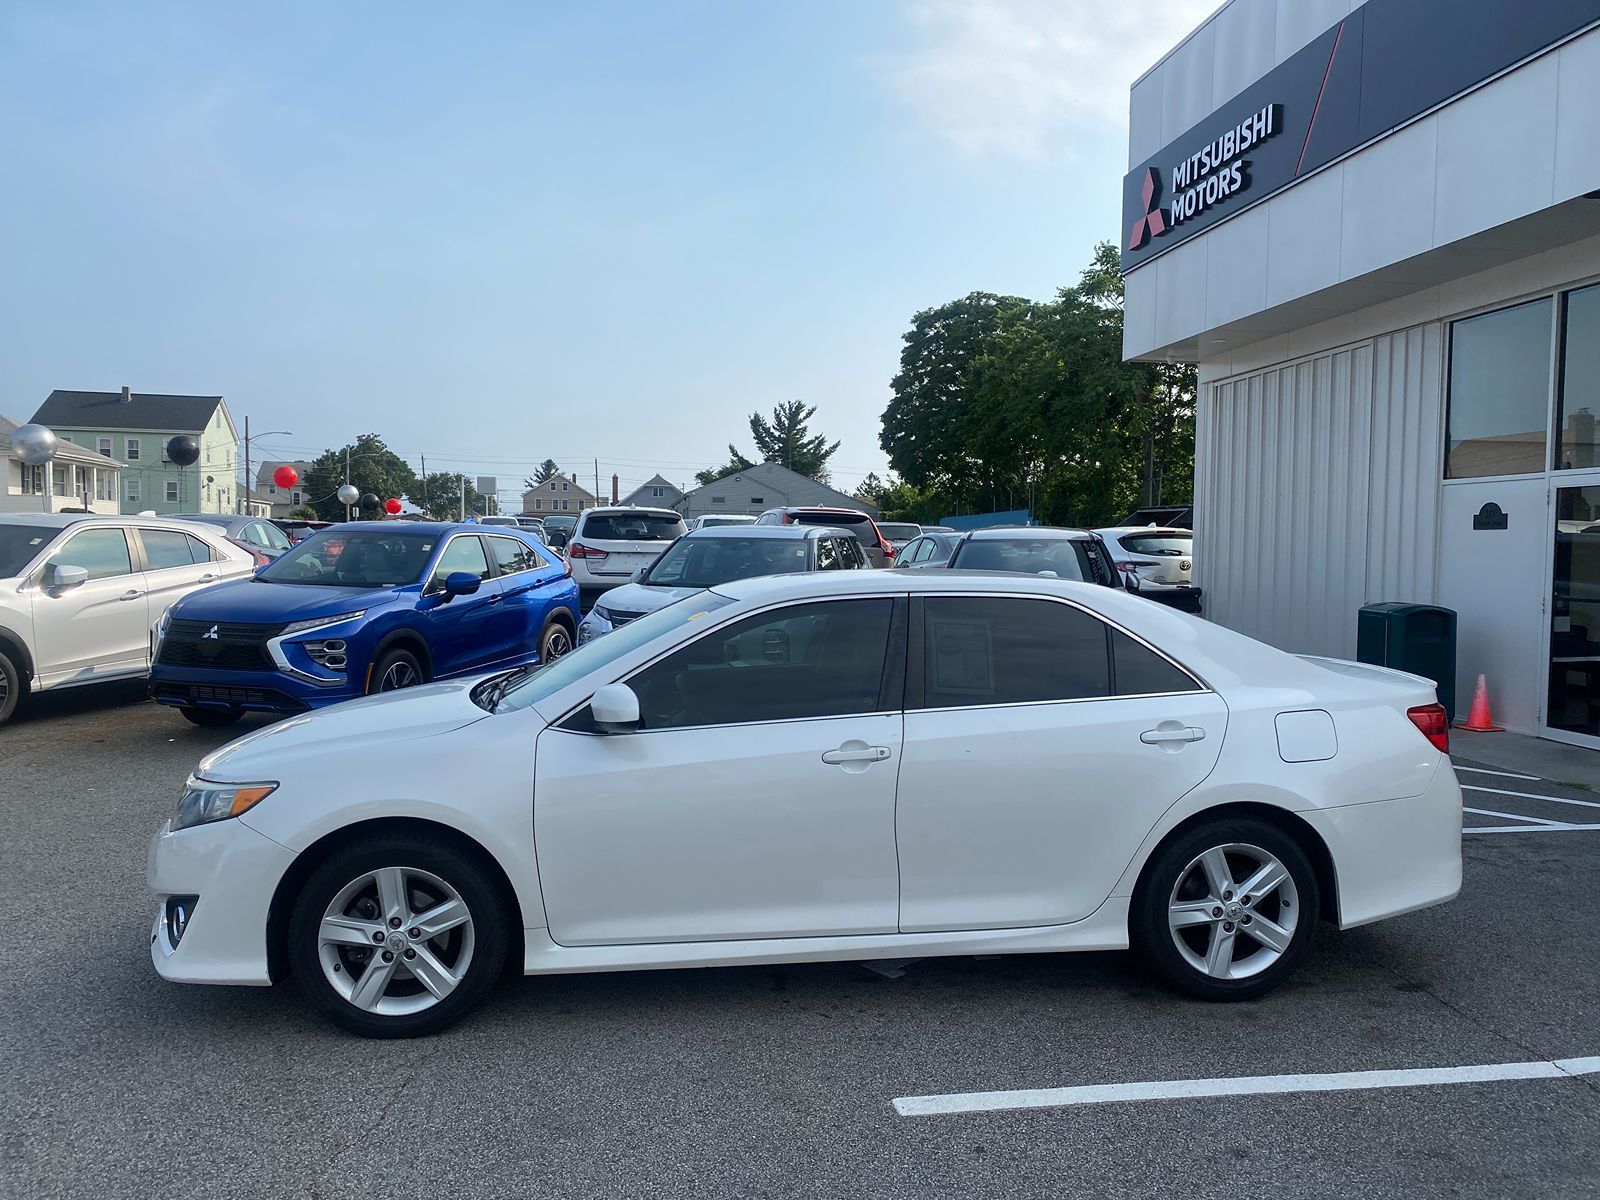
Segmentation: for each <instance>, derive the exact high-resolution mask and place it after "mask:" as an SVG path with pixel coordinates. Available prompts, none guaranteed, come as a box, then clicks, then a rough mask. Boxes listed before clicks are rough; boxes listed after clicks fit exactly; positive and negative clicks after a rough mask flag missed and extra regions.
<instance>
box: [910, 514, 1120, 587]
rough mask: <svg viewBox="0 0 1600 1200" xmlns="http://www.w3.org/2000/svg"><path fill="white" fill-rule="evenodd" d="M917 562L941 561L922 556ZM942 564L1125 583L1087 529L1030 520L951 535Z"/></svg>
mask: <svg viewBox="0 0 1600 1200" xmlns="http://www.w3.org/2000/svg"><path fill="white" fill-rule="evenodd" d="M920 552H921V551H920V550H919V553H920ZM918 565H919V564H916V563H913V564H912V566H913V567H916V566H918ZM921 565H927V566H938V565H940V564H939V563H937V562H933V561H930V560H925V561H924V563H923V564H921ZM943 565H944V566H946V567H949V568H950V569H951V570H954V571H1000V572H1004V573H1005V574H1008V575H1045V576H1053V577H1054V578H1056V579H1081V580H1083V581H1084V582H1086V583H1098V584H1102V585H1104V586H1105V587H1122V586H1124V584H1123V581H1122V579H1121V577H1120V576H1118V574H1117V572H1116V570H1115V569H1114V568H1113V567H1112V565H1111V555H1110V552H1109V551H1108V550H1107V549H1106V545H1105V543H1104V542H1102V541H1101V540H1100V538H1099V537H1098V536H1097V535H1096V534H1094V533H1091V532H1090V531H1089V530H1087V529H1058V528H1055V527H1052V526H1034V525H1027V526H1023V525H1002V526H997V527H995V528H991V529H974V530H971V531H969V532H967V533H963V534H958V535H957V536H956V540H955V543H954V544H953V545H952V546H951V547H950V550H949V554H948V556H947V558H946V559H945V561H944V563H943Z"/></svg>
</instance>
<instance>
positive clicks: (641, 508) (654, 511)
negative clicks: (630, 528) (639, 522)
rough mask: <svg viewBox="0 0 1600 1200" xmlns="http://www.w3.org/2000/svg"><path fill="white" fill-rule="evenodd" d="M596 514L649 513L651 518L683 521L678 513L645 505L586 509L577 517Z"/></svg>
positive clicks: (605, 506) (621, 505)
mask: <svg viewBox="0 0 1600 1200" xmlns="http://www.w3.org/2000/svg"><path fill="white" fill-rule="evenodd" d="M596 513H600V514H601V515H603V516H610V515H611V514H612V513H649V514H650V515H651V516H653V517H676V518H677V519H678V520H680V521H681V520H683V514H682V513H680V512H675V511H674V510H672V509H670V508H651V507H650V506H649V505H646V504H606V505H599V506H596V507H594V508H586V509H584V510H583V512H581V513H579V514H578V515H579V516H583V517H588V516H593V515H594V514H596Z"/></svg>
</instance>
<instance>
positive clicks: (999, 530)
mask: <svg viewBox="0 0 1600 1200" xmlns="http://www.w3.org/2000/svg"><path fill="white" fill-rule="evenodd" d="M966 536H967V537H969V538H972V539H973V540H974V541H979V542H988V541H999V540H1001V539H1002V538H1005V539H1011V538H1029V539H1032V540H1034V541H1044V542H1049V541H1059V542H1075V541H1082V540H1083V539H1084V538H1087V537H1092V536H1093V535H1092V534H1091V533H1090V532H1089V531H1088V530H1087V529H1063V528H1061V527H1060V526H1057V525H991V526H988V527H987V528H985V529H970V530H968V531H967V532H966Z"/></svg>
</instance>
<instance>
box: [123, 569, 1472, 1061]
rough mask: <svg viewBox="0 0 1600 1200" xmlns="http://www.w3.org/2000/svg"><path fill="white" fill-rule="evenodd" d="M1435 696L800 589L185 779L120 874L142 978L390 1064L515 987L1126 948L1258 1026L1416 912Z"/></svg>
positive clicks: (1288, 662) (1165, 616) (1438, 740)
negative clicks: (150, 975) (1269, 1006)
mask: <svg viewBox="0 0 1600 1200" xmlns="http://www.w3.org/2000/svg"><path fill="white" fill-rule="evenodd" d="M1447 736H1448V726H1447V724H1446V722H1445V716H1444V710H1443V709H1442V708H1441V707H1440V706H1439V705H1438V704H1437V702H1436V700H1435V697H1434V690H1433V684H1432V683H1430V682H1428V681H1426V680H1423V679H1419V678H1416V677H1415V676H1411V675H1405V674H1400V673H1398V672H1395V671H1390V670H1385V669H1382V668H1378V667H1369V666H1362V665H1358V664H1355V663H1347V662H1340V661H1334V660H1326V659H1307V658H1296V657H1293V656H1291V655H1288V654H1284V653H1281V652H1279V651H1277V650H1274V649H1271V648H1270V647H1267V646H1264V645H1261V644H1260V643H1258V642H1254V641H1251V640H1249V639H1248V638H1244V637H1241V636H1239V635H1237V634H1234V633H1230V632H1228V631H1227V630H1224V629H1221V628H1218V627H1216V626H1213V625H1210V624H1207V623H1205V622H1203V621H1199V620H1196V619H1194V618H1192V617H1189V616H1186V615H1184V614H1182V613H1178V612H1175V611H1173V610H1171V609H1167V608H1164V607H1158V606H1156V605H1153V604H1148V603H1146V602H1144V601H1143V600H1140V599H1139V598H1138V597H1135V596H1130V595H1127V594H1125V593H1123V592H1119V591H1116V590H1113V589H1110V588H1105V587H1096V586H1093V585H1088V584H1074V583H1069V582H1066V581H1061V580H1049V579H1038V578H1032V577H1023V576H1009V577H1004V578H996V577H989V576H979V575H969V574H963V573H959V572H949V573H946V572H938V573H934V572H929V573H927V574H925V575H924V574H921V573H918V572H898V571H897V572H892V573H891V572H881V573H879V572H868V571H850V572H818V573H812V574H804V575H787V576H772V577H765V578H755V579H745V580H739V581H737V582H734V583H729V584H726V585H723V586H720V587H718V588H715V589H712V590H708V591H703V592H699V593H696V594H694V595H692V596H690V597H688V598H687V599H684V600H682V601H680V602H678V603H676V604H673V605H671V606H670V607H667V608H664V609H661V610H660V611H658V612H655V613H651V614H650V615H648V616H645V617H642V618H640V619H639V620H637V621H634V622H632V623H631V624H629V625H626V626H624V627H623V628H622V629H619V630H618V631H617V632H615V633H613V634H611V635H610V636H608V637H605V638H602V639H600V640H599V641H596V642H593V643H591V644H590V645H588V646H585V647H583V648H581V649H579V650H577V651H575V652H574V653H572V654H569V655H567V656H566V657H565V658H562V659H560V660H558V661H556V662H554V663H552V664H551V665H549V666H547V667H544V668H543V669H537V670H522V671H516V672H512V673H509V674H502V675H497V676H490V677H486V678H483V679H480V680H477V681H467V682H451V683H443V684H435V685H431V686H428V687H422V688H414V689H410V690H408V691H405V692H401V693H395V694H393V695H388V696H382V697H373V698H371V699H368V700H356V701H352V702H350V703H346V704H341V705H337V706H335V707H333V708H330V709H326V710H323V711H321V712H318V713H315V714H312V715H308V716H304V717H297V718H294V719H291V720H288V721H284V722H282V723H280V724H278V725H274V726H272V727H270V728H267V729H263V730H261V731H259V732H256V733H253V734H251V735H249V736H247V737H244V738H241V739H240V740H238V741H236V742H234V743H232V744H231V745H229V746H226V747H224V748H222V749H221V750H219V751H217V752H216V753H214V754H212V755H211V756H210V757H208V758H206V759H205V760H204V761H202V762H201V763H200V765H199V768H198V769H197V770H196V772H195V774H194V777H193V778H192V779H191V780H190V781H189V784H188V786H187V788H186V790H185V792H184V794H183V796H182V799H181V800H180V802H179V804H178V809H177V812H176V814H175V815H174V816H173V817H172V819H171V820H169V821H168V822H166V823H165V824H164V825H163V826H162V827H161V829H160V830H159V832H157V834H156V835H155V838H154V840H153V842H152V844H151V847H150V884H151V886H152V887H153V888H154V890H155V891H156V892H157V893H158V895H159V900H158V902H157V905H156V913H155V922H154V928H153V929H152V932H151V955H152V957H153V959H154V961H155V965H156V969H157V970H158V971H159V972H160V973H161V974H162V975H164V976H165V977H166V978H168V979H172V980H180V981H185V982H190V983H223V984H261V985H264V984H267V983H270V982H272V981H273V980H276V979H279V978H281V977H283V976H284V975H286V974H292V975H295V976H297V977H298V978H299V981H300V984H301V986H302V987H303V988H304V989H305V990H306V992H307V993H308V994H309V996H310V997H311V998H312V1000H313V1001H314V1002H315V1003H316V1004H317V1005H318V1006H319V1007H320V1008H322V1009H323V1010H324V1011H325V1012H326V1013H328V1014H329V1015H330V1016H331V1017H332V1018H333V1020H335V1021H336V1022H337V1023H339V1024H340V1025H342V1026H344V1027H345V1028H347V1029H350V1030H353V1031H356V1032H358V1033H363V1034H369V1035H374V1036H390V1037H393V1036H409V1035H416V1034H425V1033H429V1032H432V1031H435V1030H438V1029H441V1028H443V1027H444V1026H446V1025H448V1024H450V1023H451V1022H453V1021H455V1020H457V1019H458V1018H460V1017H461V1016H462V1015H463V1014H464V1013H466V1012H467V1011H468V1010H470V1009H471V1008H472V1007H473V1006H474V1005H476V1004H477V1003H478V1002H479V1001H480V1000H481V999H482V998H483V996H484V994H485V992H486V991H487V989H488V988H489V986H490V985H491V984H492V983H493V981H494V980H495V979H496V978H497V977H498V976H499V975H500V974H501V972H502V969H503V967H504V966H505V964H506V961H507V958H508V956H510V957H511V959H512V960H513V961H515V960H520V961H521V964H522V969H523V970H524V971H525V972H526V973H528V974H544V973H554V972H573V971H613V970H639V969H648V968H664V967H694V966H721V965H730V964H754V963H777V962H817V961H833V960H851V959H873V958H915V957H922V956H928V955H953V954H1002V953H1040V952H1047V951H1062V950H1105V949H1114V948H1120V947H1126V946H1130V945H1131V946H1133V947H1134V948H1135V949H1136V950H1138V951H1139V952H1140V954H1141V955H1142V956H1143V958H1144V959H1145V960H1146V962H1147V963H1148V964H1150V965H1151V966H1152V967H1153V968H1154V969H1155V970H1156V971H1158V972H1159V973H1160V974H1161V975H1163V976H1165V977H1166V978H1167V979H1168V980H1169V981H1171V982H1172V983H1173V984H1175V985H1176V986H1177V987H1179V988H1180V989H1182V990H1184V991H1185V992H1188V993H1190V994H1192V995H1195V996H1199V997H1202V998H1206V999H1213V1000H1242V999H1247V998H1250V997H1254V996H1258V995H1260V994H1262V993H1263V992H1265V991H1267V990H1268V989H1270V988H1272V987H1274V986H1275V985H1277V984H1279V983H1281V982H1282V981H1283V980H1284V979H1285V978H1286V977H1287V976H1288V975H1289V973H1290V972H1291V971H1293V970H1294V968H1295V967H1296V966H1297V965H1298V964H1299V962H1300V961H1301V960H1302V959H1303V958H1304V957H1305V955H1306V953H1307V951H1308V950H1309V948H1310V944H1311V937H1312V928H1313V926H1314V925H1315V923H1316V921H1317V920H1318V919H1319V918H1320V919H1324V920H1327V921H1330V922H1333V923H1336V924H1337V925H1338V926H1339V927H1341V928H1349V927H1351V926H1356V925H1364V924H1366V923H1368V922H1370V921H1376V920H1378V919H1379V918H1382V917H1388V916H1393V915H1395V914H1397V913H1403V912H1408V911H1410V910H1412V909H1416V908H1421V907H1423V906H1425V905H1430V904H1438V903H1440V902H1442V901H1445V900H1449V899H1450V898H1452V897H1453V896H1454V895H1455V894H1456V892H1457V890H1458V888H1459V887H1460V883H1461V838H1460V829H1461V792H1460V789H1459V788H1458V786H1457V784H1456V779H1455V775H1454V773H1453V771H1452V770H1451V767H1450V762H1449V759H1448V757H1447V756H1446V754H1445V750H1446V748H1447V747H1446V739H1447Z"/></svg>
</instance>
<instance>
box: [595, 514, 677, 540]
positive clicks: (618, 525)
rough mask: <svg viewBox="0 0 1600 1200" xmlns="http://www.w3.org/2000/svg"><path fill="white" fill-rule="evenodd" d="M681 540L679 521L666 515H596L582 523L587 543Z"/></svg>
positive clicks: (672, 516)
mask: <svg viewBox="0 0 1600 1200" xmlns="http://www.w3.org/2000/svg"><path fill="white" fill-rule="evenodd" d="M682 536H683V518H682V517H679V516H676V515H668V514H666V513H646V512H637V513H600V514H598V515H592V516H590V518H589V519H588V520H587V521H585V522H584V525H583V538H584V540H585V541H590V542H670V541H672V540H673V539H674V538H678V537H682Z"/></svg>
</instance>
